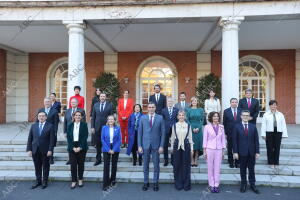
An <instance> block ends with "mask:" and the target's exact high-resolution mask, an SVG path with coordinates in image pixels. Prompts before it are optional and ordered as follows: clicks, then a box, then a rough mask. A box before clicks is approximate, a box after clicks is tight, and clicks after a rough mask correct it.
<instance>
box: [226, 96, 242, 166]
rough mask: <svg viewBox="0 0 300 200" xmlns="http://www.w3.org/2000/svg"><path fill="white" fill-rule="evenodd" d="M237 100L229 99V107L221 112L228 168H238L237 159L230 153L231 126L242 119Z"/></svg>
mask: <svg viewBox="0 0 300 200" xmlns="http://www.w3.org/2000/svg"><path fill="white" fill-rule="evenodd" d="M237 106H238V100H237V99H236V98H231V99H230V107H229V108H227V109H225V110H224V114H223V125H224V128H225V134H226V137H227V155H228V163H229V167H230V168H234V166H235V167H236V168H239V162H238V160H233V154H232V134H233V128H234V126H235V125H236V124H238V123H240V122H241V121H242V119H241V109H239V108H238V107H237Z"/></svg>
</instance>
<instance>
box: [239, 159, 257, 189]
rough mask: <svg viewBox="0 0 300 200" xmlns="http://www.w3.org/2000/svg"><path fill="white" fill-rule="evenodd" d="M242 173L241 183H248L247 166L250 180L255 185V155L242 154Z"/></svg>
mask: <svg viewBox="0 0 300 200" xmlns="http://www.w3.org/2000/svg"><path fill="white" fill-rule="evenodd" d="M239 159H240V174H241V184H242V185H246V184H247V179H246V175H247V168H248V173H249V174H248V181H249V183H250V185H255V172H254V166H255V155H253V156H252V155H250V154H248V155H247V156H240V157H239Z"/></svg>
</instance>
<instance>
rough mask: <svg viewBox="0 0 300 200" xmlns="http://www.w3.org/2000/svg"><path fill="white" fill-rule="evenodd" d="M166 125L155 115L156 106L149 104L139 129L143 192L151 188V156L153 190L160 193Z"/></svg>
mask: <svg viewBox="0 0 300 200" xmlns="http://www.w3.org/2000/svg"><path fill="white" fill-rule="evenodd" d="M165 133H166V132H165V124H164V119H163V117H162V116H161V115H158V114H155V104H154V103H152V102H150V103H149V104H148V114H147V115H143V116H142V117H141V119H140V122H139V127H138V151H139V153H140V154H143V166H144V185H143V188H142V189H143V191H146V190H148V187H149V163H150V155H151V156H152V162H153V166H154V171H153V190H154V191H158V190H159V186H158V180H159V154H160V153H163V152H164V148H163V146H164V141H165Z"/></svg>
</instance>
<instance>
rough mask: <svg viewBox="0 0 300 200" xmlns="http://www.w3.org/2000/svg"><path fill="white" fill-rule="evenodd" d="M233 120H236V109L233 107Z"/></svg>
mask: <svg viewBox="0 0 300 200" xmlns="http://www.w3.org/2000/svg"><path fill="white" fill-rule="evenodd" d="M233 118H234V120H236V110H235V109H234V115H233Z"/></svg>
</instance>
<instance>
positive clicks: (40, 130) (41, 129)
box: [39, 124, 43, 136]
mask: <svg viewBox="0 0 300 200" xmlns="http://www.w3.org/2000/svg"><path fill="white" fill-rule="evenodd" d="M42 131H43V124H40V126H39V134H40V136H41V134H42Z"/></svg>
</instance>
